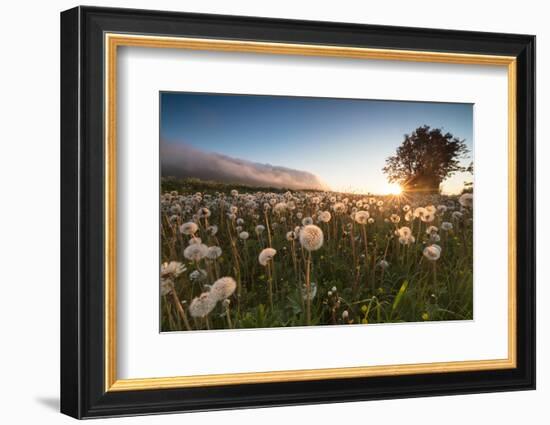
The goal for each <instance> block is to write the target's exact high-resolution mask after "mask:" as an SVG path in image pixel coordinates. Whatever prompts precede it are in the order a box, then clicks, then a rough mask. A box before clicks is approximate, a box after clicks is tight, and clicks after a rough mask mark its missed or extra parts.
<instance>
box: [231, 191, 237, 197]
mask: <svg viewBox="0 0 550 425" xmlns="http://www.w3.org/2000/svg"><path fill="white" fill-rule="evenodd" d="M231 196H233V197H234V198H236V197H237V196H239V191H238V190H237V189H233V190H232V191H231Z"/></svg>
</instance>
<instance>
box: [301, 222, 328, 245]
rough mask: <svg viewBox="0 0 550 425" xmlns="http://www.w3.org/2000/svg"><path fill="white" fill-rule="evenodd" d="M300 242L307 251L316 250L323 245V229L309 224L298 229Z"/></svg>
mask: <svg viewBox="0 0 550 425" xmlns="http://www.w3.org/2000/svg"><path fill="white" fill-rule="evenodd" d="M300 243H301V244H302V246H303V247H304V248H305V249H306V250H308V251H316V250H318V249H319V248H321V247H322V246H323V231H322V230H321V229H320V228H319V227H317V226H315V225H314V224H309V225H307V226H305V227H303V228H302V229H301V230H300Z"/></svg>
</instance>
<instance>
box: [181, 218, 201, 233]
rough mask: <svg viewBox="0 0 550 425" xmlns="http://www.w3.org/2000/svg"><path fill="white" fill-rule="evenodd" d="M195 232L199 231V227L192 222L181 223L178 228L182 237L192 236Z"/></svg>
mask: <svg viewBox="0 0 550 425" xmlns="http://www.w3.org/2000/svg"><path fill="white" fill-rule="evenodd" d="M197 230H199V226H197V223H193V222H192V221H189V222H188V223H183V224H182V225H181V226H180V232H181V233H183V234H184V235H189V236H191V235H194V234H195V233H196V232H197Z"/></svg>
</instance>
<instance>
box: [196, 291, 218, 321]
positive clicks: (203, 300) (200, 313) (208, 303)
mask: <svg viewBox="0 0 550 425" xmlns="http://www.w3.org/2000/svg"><path fill="white" fill-rule="evenodd" d="M217 302H218V300H217V299H216V298H215V297H212V296H211V295H210V292H203V293H202V294H200V295H199V296H198V297H196V298H194V299H193V301H191V304H190V305H189V314H190V315H191V317H201V318H202V317H206V316H207V315H208V314H209V313H210V312H211V311H212V310H214V307H216V303H217Z"/></svg>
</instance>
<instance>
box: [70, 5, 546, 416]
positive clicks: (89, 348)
mask: <svg viewBox="0 0 550 425" xmlns="http://www.w3.org/2000/svg"><path fill="white" fill-rule="evenodd" d="M105 32H119V33H139V34H154V35H168V36H185V37H203V38H216V39H232V40H257V41H266V42H275V43H307V44H318V45H331V46H348V47H370V48H383V49H400V50H422V51H433V52H450V53H476V54H486V55H506V56H514V57H516V58H517V251H516V252H517V312H516V313H517V338H516V341H517V367H516V368H514V369H504V370H484V371H474V372H452V373H430V374H416V375H402V376H384V377H369V378H346V379H330V380H315V381H301V382H274V383H261V384H246V385H227V386H214V387H212V386H211V387H195V388H173V389H164V390H163V389H158V390H142V391H118V392H106V391H105V389H104V388H105V385H104V379H105V378H104V376H105V374H104V370H105V362H104V353H105V343H104V331H105V328H104V319H103V318H104V309H105V305H104V297H105V293H104V286H103V281H104V270H105V264H104V258H105V256H104V254H105V241H104V232H102V229H104V226H105V220H104V206H105V205H104V204H105V202H104V173H105V164H104V156H105V152H104V145H103V143H102V140H103V136H104V122H103V121H104V114H103V112H104V105H105V99H104V91H103V87H104V84H105V81H104V69H103V66H104V48H105V46H104V34H105ZM61 195H62V196H61V412H62V413H65V414H67V415H70V416H73V417H75V418H92V417H105V416H120V415H136V414H152V413H163V412H184V411H202V410H217V409H230V408H243V407H260V406H281V405H297V404H313V403H329V402H344V401H354V400H375V399H388V398H404V397H419V396H436V395H451V394H466V393H483V392H494V391H512V390H529V389H534V388H535V37H534V36H531V35H518V34H499V33H481V32H469V31H450V30H434V29H420V28H405V27H390V26H374V25H356V24H348V23H332V22H331V23H329V22H313V21H296V20H283V19H265V18H254V17H240V16H220V15H203V14H190V13H176V12H162V11H146V10H131V9H110V8H96V7H76V8H74V9H70V10H67V11H65V12H62V13H61Z"/></svg>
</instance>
